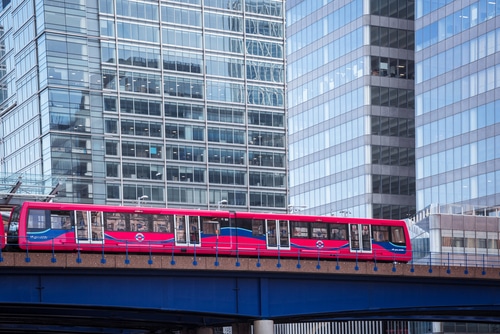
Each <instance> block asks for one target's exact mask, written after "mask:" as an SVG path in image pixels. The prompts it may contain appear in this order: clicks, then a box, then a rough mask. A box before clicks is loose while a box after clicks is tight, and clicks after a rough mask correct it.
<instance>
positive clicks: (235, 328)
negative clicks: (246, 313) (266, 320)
mask: <svg viewBox="0 0 500 334" xmlns="http://www.w3.org/2000/svg"><path fill="white" fill-rule="evenodd" d="M231 329H232V333H233V334H251V333H252V329H251V326H250V324H246V323H236V324H232V326H231Z"/></svg>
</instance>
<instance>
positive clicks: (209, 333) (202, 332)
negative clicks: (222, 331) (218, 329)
mask: <svg viewBox="0 0 500 334" xmlns="http://www.w3.org/2000/svg"><path fill="white" fill-rule="evenodd" d="M196 334H214V330H213V328H210V327H200V328H197V329H196Z"/></svg>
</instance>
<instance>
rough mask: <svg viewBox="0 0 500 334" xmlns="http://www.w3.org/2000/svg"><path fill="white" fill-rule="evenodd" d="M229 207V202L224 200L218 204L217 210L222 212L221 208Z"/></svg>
mask: <svg viewBox="0 0 500 334" xmlns="http://www.w3.org/2000/svg"><path fill="white" fill-rule="evenodd" d="M226 205H227V200H225V199H223V200H221V201H218V202H217V210H220V208H221V207H224V206H226Z"/></svg>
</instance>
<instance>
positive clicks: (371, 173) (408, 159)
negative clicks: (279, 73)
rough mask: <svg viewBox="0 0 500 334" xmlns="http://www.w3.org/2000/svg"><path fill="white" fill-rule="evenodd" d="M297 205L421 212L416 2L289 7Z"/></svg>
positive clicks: (395, 214) (348, 211)
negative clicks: (416, 124)
mask: <svg viewBox="0 0 500 334" xmlns="http://www.w3.org/2000/svg"><path fill="white" fill-rule="evenodd" d="M287 85H288V87H287V88H288V90H287V91H288V105H287V107H288V112H289V150H290V151H289V152H290V153H289V160H290V204H291V205H292V207H293V208H299V209H301V208H302V209H304V208H307V209H306V211H307V212H308V213H309V212H310V213H315V214H332V215H349V216H350V215H352V216H357V217H374V218H378V217H382V218H393V219H399V218H406V217H407V216H408V215H409V214H412V213H414V212H415V173H414V169H415V167H414V161H415V157H414V152H415V150H414V147H415V146H414V136H415V128H414V106H415V104H414V2H413V1H397V0H391V1H371V2H368V1H363V0H349V1H347V0H345V1H314V0H305V1H299V0H289V1H287Z"/></svg>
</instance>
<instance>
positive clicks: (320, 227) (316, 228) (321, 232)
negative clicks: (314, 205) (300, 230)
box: [311, 223, 328, 239]
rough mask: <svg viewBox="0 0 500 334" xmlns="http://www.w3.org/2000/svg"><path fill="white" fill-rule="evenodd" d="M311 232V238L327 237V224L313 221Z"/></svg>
mask: <svg viewBox="0 0 500 334" xmlns="http://www.w3.org/2000/svg"><path fill="white" fill-rule="evenodd" d="M311 232H312V235H311V237H312V238H313V239H328V225H327V224H325V223H313V224H312V230H311Z"/></svg>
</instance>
